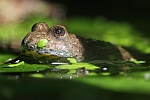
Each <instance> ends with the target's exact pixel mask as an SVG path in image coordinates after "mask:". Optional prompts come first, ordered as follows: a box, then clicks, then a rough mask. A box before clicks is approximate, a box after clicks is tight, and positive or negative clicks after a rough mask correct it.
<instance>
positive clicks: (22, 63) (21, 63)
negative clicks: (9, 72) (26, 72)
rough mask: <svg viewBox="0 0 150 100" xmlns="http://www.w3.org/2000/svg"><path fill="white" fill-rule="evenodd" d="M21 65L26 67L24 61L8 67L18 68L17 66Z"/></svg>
mask: <svg viewBox="0 0 150 100" xmlns="http://www.w3.org/2000/svg"><path fill="white" fill-rule="evenodd" d="M20 65H24V61H21V62H19V63H17V64H9V65H8V67H16V66H20Z"/></svg>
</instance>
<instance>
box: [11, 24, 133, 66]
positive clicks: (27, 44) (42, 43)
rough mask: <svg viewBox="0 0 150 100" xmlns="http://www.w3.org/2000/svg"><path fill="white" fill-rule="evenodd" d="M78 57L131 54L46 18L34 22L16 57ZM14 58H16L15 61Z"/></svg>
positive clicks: (46, 60)
mask: <svg viewBox="0 0 150 100" xmlns="http://www.w3.org/2000/svg"><path fill="white" fill-rule="evenodd" d="M66 58H75V59H76V60H77V62H81V61H92V60H125V61H128V60H130V59H131V58H132V55H131V54H130V53H129V52H128V51H126V50H125V49H124V48H122V47H120V46H116V45H113V44H111V43H109V42H104V41H100V40H93V39H86V38H83V37H80V36H76V35H75V34H70V33H68V32H67V30H66V28H65V27H64V26H61V25H56V26H52V27H50V28H49V26H48V25H47V24H46V23H44V22H39V23H36V24H35V25H33V27H32V30H31V32H29V33H28V34H27V35H26V36H25V38H24V39H23V40H22V53H21V54H20V56H19V57H18V58H16V59H15V60H17V59H19V60H24V61H25V62H27V63H31V62H32V63H51V62H53V61H58V62H59V61H62V62H63V61H65V60H66ZM15 60H13V61H15Z"/></svg>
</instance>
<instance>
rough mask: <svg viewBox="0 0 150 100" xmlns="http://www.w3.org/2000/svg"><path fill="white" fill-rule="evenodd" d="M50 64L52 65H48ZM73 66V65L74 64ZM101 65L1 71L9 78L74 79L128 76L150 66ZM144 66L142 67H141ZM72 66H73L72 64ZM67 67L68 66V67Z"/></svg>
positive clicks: (146, 74) (126, 64)
mask: <svg viewBox="0 0 150 100" xmlns="http://www.w3.org/2000/svg"><path fill="white" fill-rule="evenodd" d="M48 66H50V65H48ZM72 66H73V65H72ZM96 66H99V67H98V68H97V69H93V70H92V69H88V68H86V66H85V67H84V65H83V67H80V68H75V69H71V68H70V69H69V68H68V69H59V68H56V66H54V65H53V67H50V68H47V69H45V70H36V71H30V72H7V73H6V72H3V73H2V72H1V76H7V78H8V79H20V78H58V79H74V78H78V77H84V76H92V75H100V76H101V77H104V76H114V75H115V76H116V75H117V76H119V75H121V76H122V75H124V76H127V75H128V74H130V73H133V72H143V71H147V70H149V67H147V66H142V65H136V64H134V63H129V62H114V61H103V63H102V62H101V63H100V62H99V63H96ZM141 66H142V67H141ZM70 67H71V66H70ZM66 68H67V67H66ZM144 79H145V80H149V79H150V74H149V73H145V74H144Z"/></svg>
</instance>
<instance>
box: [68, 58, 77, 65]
mask: <svg viewBox="0 0 150 100" xmlns="http://www.w3.org/2000/svg"><path fill="white" fill-rule="evenodd" d="M67 60H68V61H70V63H72V64H75V63H77V60H76V59H75V58H67Z"/></svg>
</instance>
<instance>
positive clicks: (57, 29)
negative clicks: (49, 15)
mask: <svg viewBox="0 0 150 100" xmlns="http://www.w3.org/2000/svg"><path fill="white" fill-rule="evenodd" d="M65 32H66V30H65V28H64V27H63V26H60V25H57V26H53V27H51V29H50V33H51V35H53V36H54V37H56V38H60V37H62V36H65Z"/></svg>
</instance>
